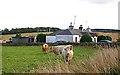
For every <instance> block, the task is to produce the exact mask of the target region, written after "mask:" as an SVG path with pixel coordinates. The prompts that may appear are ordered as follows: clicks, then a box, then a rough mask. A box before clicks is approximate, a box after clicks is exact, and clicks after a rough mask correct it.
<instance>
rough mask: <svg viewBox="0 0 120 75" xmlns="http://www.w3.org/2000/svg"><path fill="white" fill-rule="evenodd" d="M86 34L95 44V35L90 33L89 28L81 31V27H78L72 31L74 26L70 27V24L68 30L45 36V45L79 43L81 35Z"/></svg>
mask: <svg viewBox="0 0 120 75" xmlns="http://www.w3.org/2000/svg"><path fill="white" fill-rule="evenodd" d="M86 33H89V34H90V35H91V38H92V39H93V41H95V42H96V40H97V38H96V37H95V36H94V34H95V33H94V32H91V30H90V28H89V27H88V28H87V29H86V30H83V27H82V25H80V27H79V29H74V26H72V23H71V24H70V26H69V28H68V29H66V30H59V31H57V32H54V33H51V34H49V35H47V36H46V43H55V42H57V41H65V42H76V43H79V42H80V39H81V37H82V35H83V34H86ZM94 37H95V38H94Z"/></svg>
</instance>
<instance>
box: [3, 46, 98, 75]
mask: <svg viewBox="0 0 120 75" xmlns="http://www.w3.org/2000/svg"><path fill="white" fill-rule="evenodd" d="M95 52H96V50H95V49H94V48H92V47H79V46H74V57H73V60H72V61H71V65H75V64H76V63H77V60H79V61H82V59H83V58H84V57H88V56H93V55H94V53H95ZM57 57H59V56H57ZM55 58H56V55H55V54H54V53H48V54H43V53H42V50H41V46H3V47H2V63H3V64H2V65H3V66H2V72H3V73H26V72H35V70H36V69H39V68H40V69H41V68H46V67H48V69H49V68H53V69H54V67H52V65H54V64H55V63H57V62H59V63H60V64H62V65H64V63H63V59H62V57H59V60H56V59H55ZM76 58H77V59H76ZM50 66H51V67H50ZM43 72H44V71H43Z"/></svg>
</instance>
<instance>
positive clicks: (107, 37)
mask: <svg viewBox="0 0 120 75" xmlns="http://www.w3.org/2000/svg"><path fill="white" fill-rule="evenodd" d="M97 40H98V42H99V41H100V40H110V41H112V38H111V37H110V36H103V35H101V36H98V38H97Z"/></svg>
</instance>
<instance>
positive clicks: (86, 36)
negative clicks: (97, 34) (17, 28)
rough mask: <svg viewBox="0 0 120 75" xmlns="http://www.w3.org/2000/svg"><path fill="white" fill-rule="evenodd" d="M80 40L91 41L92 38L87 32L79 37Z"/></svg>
mask: <svg viewBox="0 0 120 75" xmlns="http://www.w3.org/2000/svg"><path fill="white" fill-rule="evenodd" d="M80 42H92V38H91V37H90V36H89V35H88V34H84V35H83V36H82V37H81V39H80Z"/></svg>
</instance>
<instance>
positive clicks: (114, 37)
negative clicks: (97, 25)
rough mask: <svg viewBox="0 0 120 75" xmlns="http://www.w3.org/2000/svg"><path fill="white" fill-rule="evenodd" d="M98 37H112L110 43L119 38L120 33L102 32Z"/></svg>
mask: <svg viewBox="0 0 120 75" xmlns="http://www.w3.org/2000/svg"><path fill="white" fill-rule="evenodd" d="M99 35H104V36H110V37H112V41H117V40H116V39H118V38H120V37H119V35H120V33H103V32H99Z"/></svg>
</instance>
